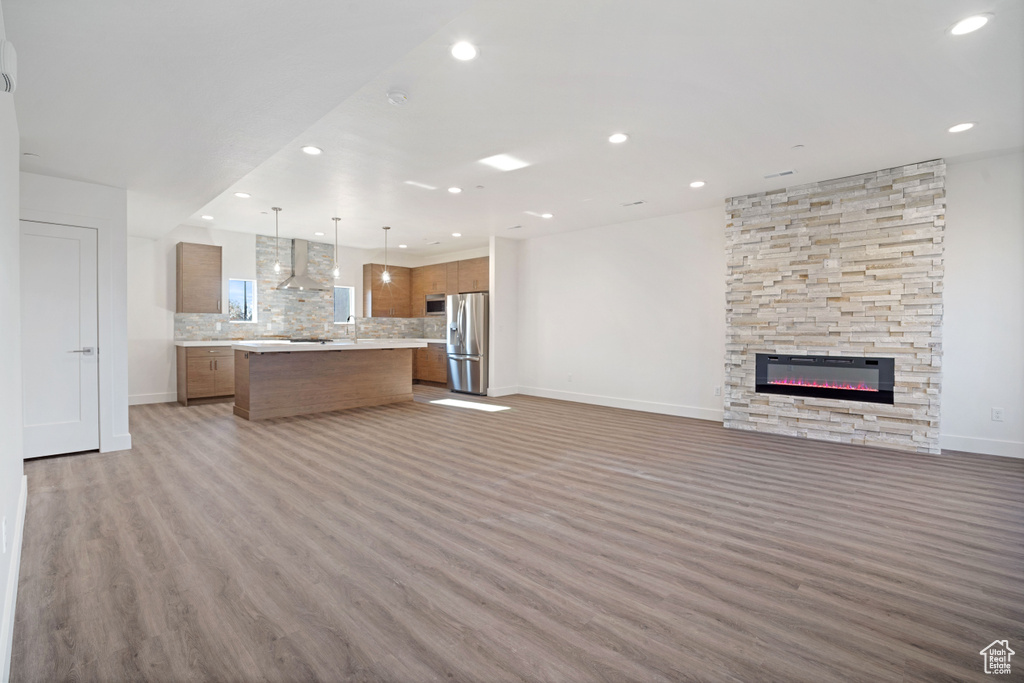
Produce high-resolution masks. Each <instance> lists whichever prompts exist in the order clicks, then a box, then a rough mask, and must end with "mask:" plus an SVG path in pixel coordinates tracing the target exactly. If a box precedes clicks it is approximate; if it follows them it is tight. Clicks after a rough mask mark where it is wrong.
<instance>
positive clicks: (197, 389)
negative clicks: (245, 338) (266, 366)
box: [177, 346, 235, 406]
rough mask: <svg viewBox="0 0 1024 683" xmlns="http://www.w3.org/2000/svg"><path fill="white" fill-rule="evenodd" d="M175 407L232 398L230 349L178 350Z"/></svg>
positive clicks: (187, 348)
mask: <svg viewBox="0 0 1024 683" xmlns="http://www.w3.org/2000/svg"><path fill="white" fill-rule="evenodd" d="M177 348H178V359H177V360H178V403H180V404H182V405H184V406H187V405H188V402H189V401H190V400H192V399H197V398H213V397H221V396H233V395H234V393H235V356H234V353H233V352H232V351H231V347H230V346H179V347H177Z"/></svg>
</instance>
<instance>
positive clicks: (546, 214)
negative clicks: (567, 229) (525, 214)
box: [540, 213, 555, 218]
mask: <svg viewBox="0 0 1024 683" xmlns="http://www.w3.org/2000/svg"><path fill="white" fill-rule="evenodd" d="M540 217H541V218H554V217H555V214H553V213H542V214H541V215H540Z"/></svg>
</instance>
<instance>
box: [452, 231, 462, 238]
mask: <svg viewBox="0 0 1024 683" xmlns="http://www.w3.org/2000/svg"><path fill="white" fill-rule="evenodd" d="M452 237H462V233H461V232H453V233H452Z"/></svg>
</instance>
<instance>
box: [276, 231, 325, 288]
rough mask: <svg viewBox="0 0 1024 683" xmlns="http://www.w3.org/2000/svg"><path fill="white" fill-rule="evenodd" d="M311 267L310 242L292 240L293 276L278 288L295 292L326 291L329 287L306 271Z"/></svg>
mask: <svg viewBox="0 0 1024 683" xmlns="http://www.w3.org/2000/svg"><path fill="white" fill-rule="evenodd" d="M308 268H309V242H307V241H306V240H292V276H291V277H290V278H288V279H287V280H285V281H284V282H282V283H281V284H279V285H278V286H277V288H278V289H287V290H290V291H294V292H326V291H327V289H328V288H327V287H325V286H324V285H322V284H321V283H319V282H317V281H316V280H314V279H313V278H311V277H310V276H309V273H308V272H306V271H307V269H308Z"/></svg>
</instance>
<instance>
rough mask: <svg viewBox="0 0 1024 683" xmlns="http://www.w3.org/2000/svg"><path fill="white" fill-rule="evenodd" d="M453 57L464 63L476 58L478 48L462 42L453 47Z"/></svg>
mask: <svg viewBox="0 0 1024 683" xmlns="http://www.w3.org/2000/svg"><path fill="white" fill-rule="evenodd" d="M452 57H455V59H458V60H460V61H463V62H468V61H469V60H471V59H475V58H476V46H475V45H473V43H469V42H466V41H465V40H460V41H459V42H457V43H455V44H454V45H452Z"/></svg>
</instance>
